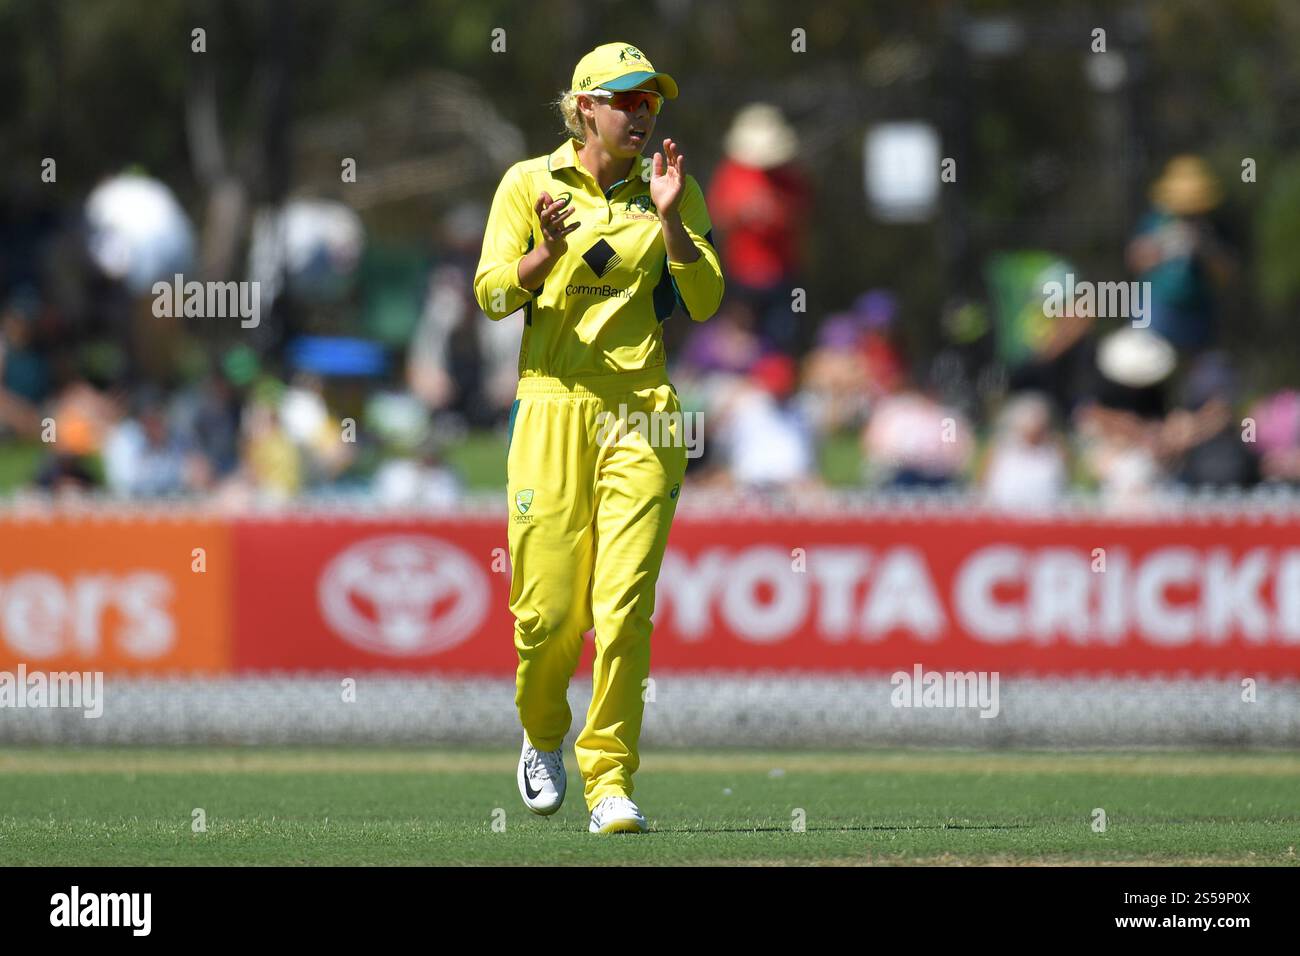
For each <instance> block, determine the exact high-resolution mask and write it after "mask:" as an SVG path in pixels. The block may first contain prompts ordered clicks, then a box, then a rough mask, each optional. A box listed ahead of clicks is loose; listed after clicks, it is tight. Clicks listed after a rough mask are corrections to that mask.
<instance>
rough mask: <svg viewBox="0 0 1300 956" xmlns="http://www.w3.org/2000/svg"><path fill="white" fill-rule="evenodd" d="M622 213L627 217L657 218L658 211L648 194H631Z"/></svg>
mask: <svg viewBox="0 0 1300 956" xmlns="http://www.w3.org/2000/svg"><path fill="white" fill-rule="evenodd" d="M624 215H625V216H627V218H629V219H658V218H659V213H658V211H657V210H656V209H655V203H654V200H653V199H651V198H650V197H649V196H648V195H646V194H642V195H640V196H633V197H632V198H631V199H629V200H628V201H627V205H626V207H625V208H624Z"/></svg>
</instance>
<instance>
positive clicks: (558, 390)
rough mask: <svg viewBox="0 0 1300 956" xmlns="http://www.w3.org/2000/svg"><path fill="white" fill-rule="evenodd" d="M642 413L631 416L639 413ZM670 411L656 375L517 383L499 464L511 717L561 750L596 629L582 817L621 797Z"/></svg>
mask: <svg viewBox="0 0 1300 956" xmlns="http://www.w3.org/2000/svg"><path fill="white" fill-rule="evenodd" d="M638 413H641V414H638ZM682 435H683V431H682V422H681V405H680V404H679V403H678V401H677V393H676V391H674V390H673V387H672V386H671V385H670V384H669V383H668V378H667V375H666V372H665V370H664V369H662V368H657V369H648V370H644V371H637V372H621V373H616V374H611V375H603V376H596V377H586V378H582V379H564V380H561V379H556V378H534V377H529V378H523V379H521V380H520V382H519V392H518V400H517V401H516V402H515V406H514V408H513V409H512V410H511V416H510V443H509V453H508V464H507V471H508V476H509V477H508V491H509V508H510V535H509V537H510V562H511V566H512V569H513V572H512V577H511V581H510V610H511V612H512V613H513V614H514V616H515V649H516V650H517V651H518V653H519V669H518V672H517V673H516V677H515V704H516V706H517V707H518V708H519V720H520V722H521V723H522V724H523V726H524V731H525V732H526V733H527V734H528V739H529V740H530V741H531V742H532V745H533V746H534V747H536V748H537V749H538V750H555V749H558V748H559V747H560V746H561V745H562V744H563V741H564V736H565V734H566V733H567V732H568V730H569V726H570V724H571V723H572V720H573V714H572V712H571V711H570V709H569V704H568V700H567V697H566V691H567V689H568V686H569V680H570V679H571V678H572V677H573V673H574V671H575V670H576V669H577V666H578V658H579V655H580V654H581V653H582V637H583V634H585V633H586V632H587V631H589V630H591V629H592V628H593V627H594V628H595V645H596V657H595V665H594V668H593V673H592V694H591V706H590V707H589V708H588V710H587V721H586V724H585V726H584V727H583V729H582V732H581V733H580V734H579V735H578V739H577V741H576V742H575V745H574V749H575V751H576V753H577V757H578V767H579V769H580V770H581V771H582V776H583V778H584V780H585V797H586V801H587V806H588V808H589V809H590V808H594V807H595V805H596V804H597V803H598V802H599V801H600V800H601V799H603V798H604V797H608V796H614V795H619V794H622V795H627V796H630V795H631V793H632V774H633V773H634V772H635V771H636V769H637V766H638V765H639V763H640V759H639V757H638V755H637V741H638V738H639V737H640V735H641V718H642V714H643V711H644V709H645V701H644V699H643V696H642V695H643V689H644V686H645V685H644V682H645V680H646V678H647V677H649V674H650V630H651V623H650V616H651V614H652V613H653V612H654V606H655V581H656V580H657V579H658V577H659V566H660V564H661V563H662V562H663V556H664V547H665V545H666V544H667V542H668V529H669V526H670V525H671V524H672V519H673V513H674V511H675V510H676V507H677V497H678V493H679V491H680V489H681V481H682V476H683V474H684V472H685V470H686V449H685V447H684V446H683V443H682V441H681V437H682Z"/></svg>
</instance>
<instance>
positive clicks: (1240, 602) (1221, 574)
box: [1201, 548, 1268, 644]
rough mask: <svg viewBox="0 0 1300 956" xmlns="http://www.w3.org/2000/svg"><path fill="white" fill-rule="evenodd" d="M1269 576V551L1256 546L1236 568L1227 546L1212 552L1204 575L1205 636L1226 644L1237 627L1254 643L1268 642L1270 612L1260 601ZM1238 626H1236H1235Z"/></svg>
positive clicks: (1243, 557)
mask: <svg viewBox="0 0 1300 956" xmlns="http://www.w3.org/2000/svg"><path fill="white" fill-rule="evenodd" d="M1267 576H1268V552H1267V551H1266V550H1264V549H1263V548H1255V549H1254V550H1252V551H1249V552H1247V553H1246V554H1245V555H1243V556H1242V558H1241V561H1240V563H1239V564H1238V565H1237V566H1236V567H1235V568H1234V567H1233V564H1232V554H1231V552H1229V551H1227V550H1226V549H1224V548H1216V549H1214V550H1213V551H1211V552H1210V554H1209V558H1208V559H1207V560H1206V562H1205V569H1204V573H1203V575H1202V577H1203V583H1202V585H1201V587H1202V594H1203V595H1204V596H1203V598H1202V604H1203V606H1204V608H1205V623H1204V626H1203V629H1204V631H1205V636H1206V637H1207V638H1208V639H1209V641H1210V643H1211V644H1222V643H1223V642H1224V641H1226V640H1227V639H1228V636H1229V634H1230V633H1231V632H1232V631H1233V630H1234V629H1239V630H1240V633H1241V635H1242V636H1243V637H1244V638H1245V639H1246V640H1247V641H1249V642H1250V643H1252V644H1264V643H1267V641H1268V612H1267V611H1266V610H1265V609H1264V607H1263V605H1262V604H1260V598H1261V594H1260V589H1261V588H1262V587H1263V585H1264V579H1265V578H1266V577H1267ZM1234 625H1235V627H1234Z"/></svg>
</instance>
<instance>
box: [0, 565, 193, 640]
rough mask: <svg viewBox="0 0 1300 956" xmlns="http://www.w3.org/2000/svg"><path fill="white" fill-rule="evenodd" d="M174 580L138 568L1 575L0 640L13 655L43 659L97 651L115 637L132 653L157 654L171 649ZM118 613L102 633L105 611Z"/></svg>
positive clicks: (174, 626)
mask: <svg viewBox="0 0 1300 956" xmlns="http://www.w3.org/2000/svg"><path fill="white" fill-rule="evenodd" d="M171 598H172V582H171V581H170V580H169V579H168V578H167V577H166V576H165V575H162V574H158V573H156V572H152V571H136V572H134V573H132V574H127V575H123V576H122V577H114V576H113V575H109V574H78V575H74V576H73V577H72V578H71V580H69V581H64V580H62V579H60V578H58V577H56V576H55V575H53V574H50V573H48V572H45V571H25V572H23V573H21V574H16V575H14V576H13V577H12V578H10V579H9V580H8V581H5V580H3V579H0V641H3V643H4V644H5V645H7V646H8V647H9V648H10V650H12V651H13V652H14V653H15V654H16V655H17V656H19V657H22V658H26V659H29V660H44V659H46V658H50V657H55V656H57V655H59V654H67V653H73V654H77V655H79V656H83V657H89V656H93V655H95V654H98V653H100V652H101V651H102V650H103V648H104V644H105V641H106V640H109V639H111V640H114V641H115V642H116V643H117V644H118V645H119V646H120V647H121V649H122V650H123V651H124V652H126V653H127V654H130V655H131V656H133V657H136V658H140V659H148V658H154V657H159V656H161V655H163V654H165V653H167V652H168V651H169V650H171V648H172V646H173V644H174V643H175V640H176V624H175V621H174V620H173V619H172V615H171V613H170V611H169V610H168V606H169V604H170V602H171ZM111 608H116V609H117V611H118V613H119V614H120V615H121V620H120V622H119V624H118V627H117V629H116V630H115V632H114V633H112V634H107V633H106V619H107V615H108V611H109V610H110V609H111Z"/></svg>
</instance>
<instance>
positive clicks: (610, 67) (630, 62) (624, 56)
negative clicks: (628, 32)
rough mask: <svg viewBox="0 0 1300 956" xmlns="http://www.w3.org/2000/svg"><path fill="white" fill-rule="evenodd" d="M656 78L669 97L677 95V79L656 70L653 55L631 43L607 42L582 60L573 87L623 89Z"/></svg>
mask: <svg viewBox="0 0 1300 956" xmlns="http://www.w3.org/2000/svg"><path fill="white" fill-rule="evenodd" d="M651 80H654V81H655V83H657V84H658V86H659V92H660V93H662V94H663V95H664V99H666V100H675V99H677V83H676V81H674V80H673V78H672V77H671V76H669V75H668V74H667V73H657V72H655V68H654V66H652V65H651V63H650V59H649V58H648V57H647V56H646V55H645V54H644V53H642V52H641V51H640V50H638V49H637V48H636V47H634V46H632V45H631V44H630V43H605V44H602V45H601V46H598V47H596V49H594V50H592V51H591V52H590V53H588V54H587V55H586V56H584V57H583V58H582V59H581V60H579V61H578V65H577V67H575V68H574V71H573V90H574V92H576V93H586V92H587V91H588V90H594V89H602V90H610V91H612V92H615V93H621V92H622V91H623V90H631V89H635V88H636V87H638V86H641V85H643V84H645V83H648V82H649V81H651Z"/></svg>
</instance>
